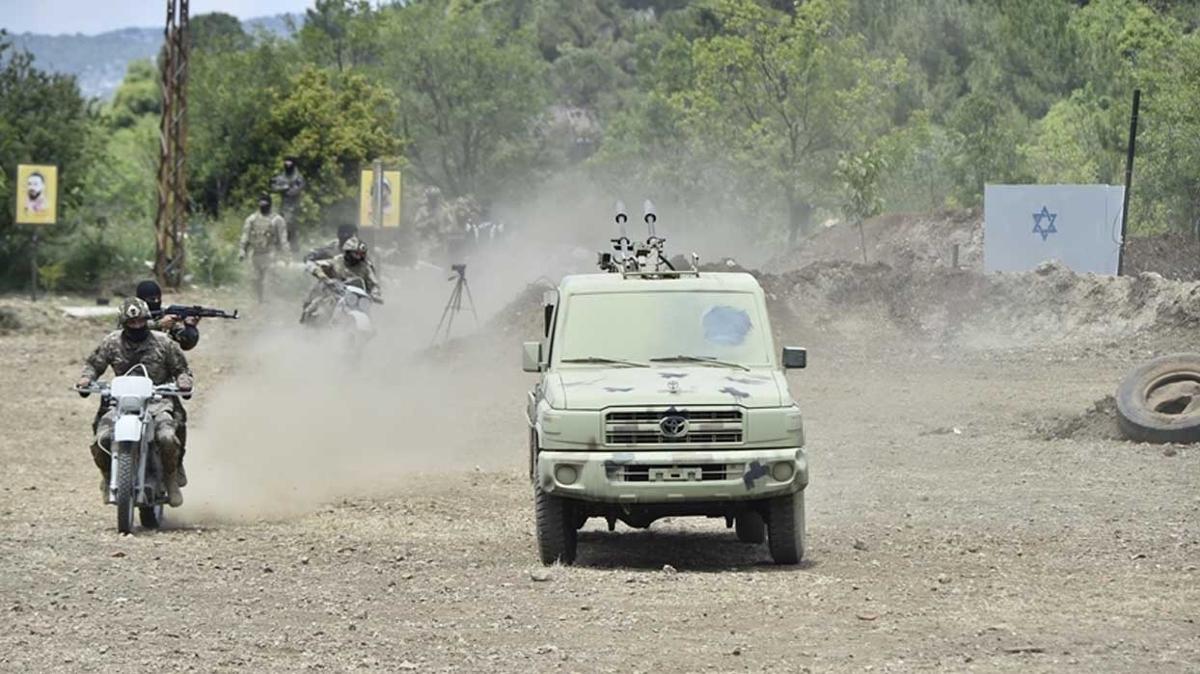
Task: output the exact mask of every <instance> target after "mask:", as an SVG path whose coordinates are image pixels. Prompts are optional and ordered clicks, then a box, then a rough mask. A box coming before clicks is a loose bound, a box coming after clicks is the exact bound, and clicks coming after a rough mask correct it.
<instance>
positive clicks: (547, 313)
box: [542, 304, 554, 337]
mask: <svg viewBox="0 0 1200 674" xmlns="http://www.w3.org/2000/svg"><path fill="white" fill-rule="evenodd" d="M552 320H554V305H553V304H547V305H546V306H544V307H542V333H543V334H544V335H545V336H547V337H549V336H550V321H552Z"/></svg>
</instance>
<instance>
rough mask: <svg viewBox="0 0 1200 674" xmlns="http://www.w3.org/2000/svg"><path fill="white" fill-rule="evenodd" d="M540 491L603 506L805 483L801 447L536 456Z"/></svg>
mask: <svg viewBox="0 0 1200 674" xmlns="http://www.w3.org/2000/svg"><path fill="white" fill-rule="evenodd" d="M535 479H536V480H537V481H538V482H537V483H538V484H539V485H540V486H541V488H542V491H544V492H546V493H549V494H554V495H555V496H561V497H565V498H573V499H579V500H584V501H598V502H604V503H687V502H693V501H747V500H755V499H763V498H770V497H772V496H782V495H784V494H791V493H794V492H797V491H800V490H801V489H804V487H806V486H807V485H808V461H807V459H806V458H805V454H804V450H803V449H802V448H797V447H791V448H784V449H753V450H721V451H704V450H690V451H666V452H661V451H660V452H656V451H636V452H632V451H625V452H592V451H585V452H563V451H547V450H542V451H540V452H538V459H537V470H536V478H535Z"/></svg>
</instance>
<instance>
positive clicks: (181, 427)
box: [96, 279, 200, 487]
mask: <svg viewBox="0 0 1200 674" xmlns="http://www.w3.org/2000/svg"><path fill="white" fill-rule="evenodd" d="M137 296H138V299H140V300H142V301H144V302H145V303H146V306H147V307H149V308H150V320H148V321H146V325H147V326H149V328H150V329H151V330H154V331H157V332H161V333H163V334H165V335H166V336H168V337H170V338H171V339H172V340H173V341H174V342H175V343H176V344H178V345H179V348H180V349H182V350H184V351H191V350H192V349H194V348H196V345H197V344H199V343H200V327H199V323H200V317H199V316H187V317H186V318H182V319H181V318H179V317H178V316H171V315H168V314H164V313H163V312H162V289H161V288H159V287H158V283H157V282H156V281H154V280H151V279H147V280H145V281H142V282H141V283H139V284H138V285H137ZM101 404H102V405H103V403H101ZM106 411H107V410H106V409H105V408H104V407H101V408H100V411H99V412H98V413H97V416H96V420H97V423H98V422H99V420H100V418H101V417H102V416H103V415H104V412H106ZM178 411H179V413H180V415H181V416H180V418H179V423H178V424H177V427H176V435H178V436H179V486H180V487H186V486H187V473H186V472H185V471H184V470H183V455H184V454H186V453H187V410H185V409H183V407H179V408H178Z"/></svg>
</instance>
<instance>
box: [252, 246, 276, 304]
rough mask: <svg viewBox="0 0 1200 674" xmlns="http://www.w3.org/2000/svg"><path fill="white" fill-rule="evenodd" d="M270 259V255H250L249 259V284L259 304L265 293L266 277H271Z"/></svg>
mask: <svg viewBox="0 0 1200 674" xmlns="http://www.w3.org/2000/svg"><path fill="white" fill-rule="evenodd" d="M272 261H273V259H272V258H271V254H270V253H252V254H251V258H250V267H251V272H250V273H251V277H250V282H251V283H252V284H253V287H254V296H255V297H257V298H258V301H259V302H262V301H263V294H264V293H265V291H266V286H267V277H268V276H270V275H271V262H272Z"/></svg>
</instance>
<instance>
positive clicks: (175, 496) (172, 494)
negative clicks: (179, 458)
mask: <svg viewBox="0 0 1200 674" xmlns="http://www.w3.org/2000/svg"><path fill="white" fill-rule="evenodd" d="M165 482H166V483H167V503H170V504H171V507H172V508H178V507H179V506H181V505H183V492H182V491H181V490H180V489H179V473H178V472H172V473H170V474H168V475H167V477H166V480H165Z"/></svg>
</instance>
